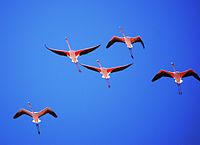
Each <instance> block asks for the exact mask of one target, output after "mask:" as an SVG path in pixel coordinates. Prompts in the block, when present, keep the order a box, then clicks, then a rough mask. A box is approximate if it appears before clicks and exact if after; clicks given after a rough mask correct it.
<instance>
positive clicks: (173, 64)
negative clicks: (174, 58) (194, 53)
mask: <svg viewBox="0 0 200 145" xmlns="http://www.w3.org/2000/svg"><path fill="white" fill-rule="evenodd" d="M172 68H173V70H174V72H176V69H175V66H174V64H173V63H172Z"/></svg>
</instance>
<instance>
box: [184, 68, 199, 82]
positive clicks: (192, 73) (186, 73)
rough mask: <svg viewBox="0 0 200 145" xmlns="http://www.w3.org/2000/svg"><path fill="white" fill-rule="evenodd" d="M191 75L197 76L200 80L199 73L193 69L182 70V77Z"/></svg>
mask: <svg viewBox="0 0 200 145" xmlns="http://www.w3.org/2000/svg"><path fill="white" fill-rule="evenodd" d="M189 76H193V77H194V78H196V79H197V80H199V81H200V78H199V76H198V74H197V73H195V72H194V71H193V70H192V69H189V70H186V71H184V72H181V77H182V78H184V77H189Z"/></svg>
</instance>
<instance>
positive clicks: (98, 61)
mask: <svg viewBox="0 0 200 145" xmlns="http://www.w3.org/2000/svg"><path fill="white" fill-rule="evenodd" d="M97 63H98V65H99V67H100V68H103V67H102V65H101V63H100V60H97Z"/></svg>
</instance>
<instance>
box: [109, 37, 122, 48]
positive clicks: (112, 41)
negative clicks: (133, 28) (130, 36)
mask: <svg viewBox="0 0 200 145" xmlns="http://www.w3.org/2000/svg"><path fill="white" fill-rule="evenodd" d="M115 42H122V43H125V41H124V38H123V37H118V36H113V37H112V38H111V40H110V41H109V42H108V44H107V46H106V48H109V47H110V46H111V45H113V44H114V43H115Z"/></svg>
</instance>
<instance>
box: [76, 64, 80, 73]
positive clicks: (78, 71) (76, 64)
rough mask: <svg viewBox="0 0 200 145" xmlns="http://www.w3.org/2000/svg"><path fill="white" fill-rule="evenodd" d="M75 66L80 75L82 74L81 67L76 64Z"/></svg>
mask: <svg viewBox="0 0 200 145" xmlns="http://www.w3.org/2000/svg"><path fill="white" fill-rule="evenodd" d="M75 64H76V67H77V69H78V72H80V73H81V72H82V71H81V69H80V67H79V65H78V63H75Z"/></svg>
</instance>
